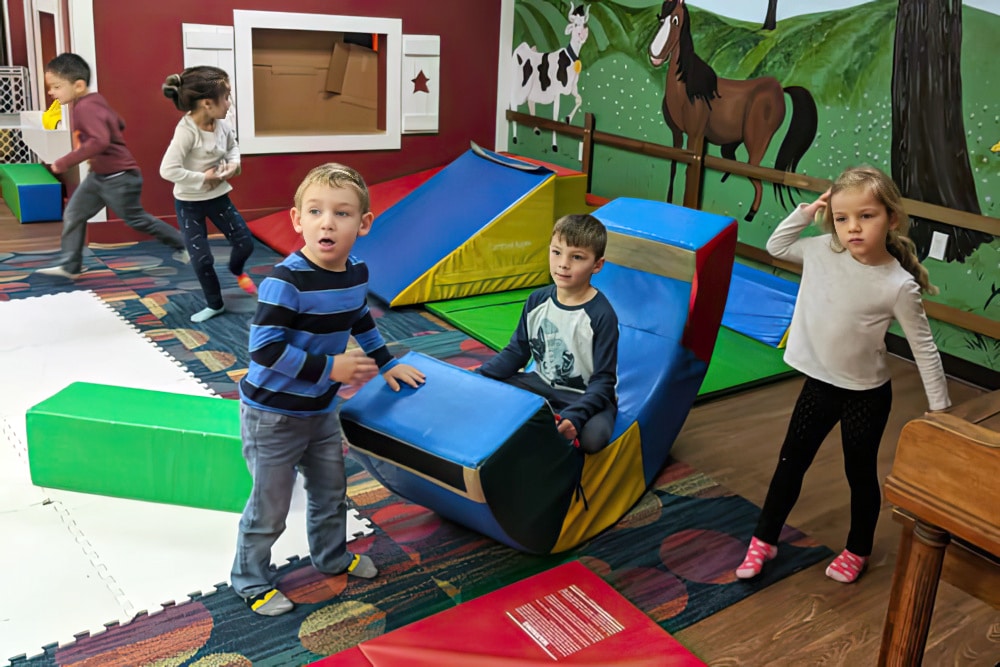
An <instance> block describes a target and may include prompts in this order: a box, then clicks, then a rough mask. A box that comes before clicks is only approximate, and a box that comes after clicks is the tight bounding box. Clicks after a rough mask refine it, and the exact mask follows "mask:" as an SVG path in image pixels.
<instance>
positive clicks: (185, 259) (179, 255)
mask: <svg viewBox="0 0 1000 667" xmlns="http://www.w3.org/2000/svg"><path fill="white" fill-rule="evenodd" d="M170 257H171V258H172V259H173V260H174V261H175V262H180V263H181V264H190V263H191V255H189V254H188V251H187V250H175V251H174V254H173V255H171V256H170Z"/></svg>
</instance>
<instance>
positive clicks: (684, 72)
mask: <svg viewBox="0 0 1000 667" xmlns="http://www.w3.org/2000/svg"><path fill="white" fill-rule="evenodd" d="M656 18H657V20H658V21H659V22H660V27H659V29H658V30H657V31H656V34H655V35H654V36H653V41H652V42H650V44H649V60H650V62H651V63H652V64H653V66H654V67H659V66H661V65H663V64H664V63H668V66H667V77H666V81H665V83H664V89H663V119H664V120H665V121H666V122H667V127H669V128H670V131H671V133H672V134H673V145H674V147H675V148H680V147H681V146H682V145H683V143H684V140H683V136H684V135H687V146H688V148H690V147H692V146H698V145H699V144H700V143H701V141H702V140H703V139H704V140H706V141H708V142H710V143H712V144H714V145H716V146H718V147H719V151H720V152H721V153H722V156H723V157H726V158H729V159H730V160H735V159H737V158H736V149H738V148H739V147H740V146H741V145H742V146H745V147H746V151H747V162H748V163H749V164H752V165H754V166H759V165H760V163H761V160H763V159H764V154H765V153H766V152H767V148H768V146H769V145H770V144H771V138H772V137H774V133H775V132H777V131H778V128H779V127H781V124H782V123H783V122H784V120H785V95H786V94H787V95H788V96H789V97H790V98H791V100H792V105H793V106H792V109H793V111H792V117H791V122H790V124H789V126H788V132H787V134H786V135H785V138H784V140H783V141H782V142H781V147H780V148H779V149H778V156H777V158H775V163H774V168H775V169H779V170H781V171H786V170H787V171H795V168H796V167H797V166H798V164H799V160H801V159H802V156H803V155H805V152H806V151H807V150H809V146H811V145H812V142H813V139H815V138H816V122H817V120H816V102H814V101H813V97H812V95H811V94H810V93H809V91H808V90H807V89H805V88H803V87H802V86H789V87H788V88H782V86H781V84H780V83H778V80H777V79H775V78H774V77H771V76H760V77H754V78H751V79H727V78H725V77H720V76H718V74H716V72H715V70H714V69H712V66H711V65H709V64H708V63H706V62H705V61H704V60H702V59H701V57H699V56H698V54H697V53H696V52H695V47H694V41H693V40H692V38H691V16H690V14H689V12H688V8H687V5H686V4H684V0H667V1H666V2H664V3H663V6H662V7H661V9H660V13H659V14H658V15H657V17H656ZM676 170H677V163H676V162H674V163H671V165H670V186H669V187H668V189H667V200H668V201H673V192H674V178H675V176H676ZM727 177H728V174H727V175H725V176H723V178H727ZM750 182H751V183H752V184H753V188H754V197H753V203H752V204H750V210H749V211H747V214H746V216H745V217H744V218H743V219H744V220H746V221H747V222H750V221H752V220H753V219H754V216H755V215H756V214H757V210H758V209H759V208H760V199H761V191H762V188H761V182H760V181H759V180H757V179H755V178H751V179H750ZM775 192H776V193H777V195H778V199H779V200H781V201H782V202H783V197H784V193H783V192H782V191H781V190H780V189H779V188H778V187H777V186H776V187H775ZM786 192H788V195H789V198H790V197H791V192H789V191H787V190H786Z"/></svg>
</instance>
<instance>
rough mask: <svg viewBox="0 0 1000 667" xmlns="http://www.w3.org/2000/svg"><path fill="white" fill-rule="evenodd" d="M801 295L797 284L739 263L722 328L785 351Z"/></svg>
mask: <svg viewBox="0 0 1000 667" xmlns="http://www.w3.org/2000/svg"><path fill="white" fill-rule="evenodd" d="M798 294H799V286H798V283H794V282H792V281H791V280H785V279H784V278H779V277H778V276H775V275H773V274H771V273H767V272H765V271H761V270H759V269H755V268H753V267H751V266H747V265H745V264H740V263H738V262H737V263H736V264H734V265H733V277H732V279H731V280H730V282H729V298H728V299H727V300H726V309H725V311H724V312H723V313H722V324H723V326H726V327H729V328H730V329H732V330H733V331H738V332H739V333H741V334H743V335H745V336H749V337H750V338H753V339H754V340H758V341H760V342H762V343H765V344H767V345H771V346H773V347H784V342H785V336H786V335H788V327H789V326H790V325H791V323H792V313H793V312H794V311H795V299H796V298H797V297H798Z"/></svg>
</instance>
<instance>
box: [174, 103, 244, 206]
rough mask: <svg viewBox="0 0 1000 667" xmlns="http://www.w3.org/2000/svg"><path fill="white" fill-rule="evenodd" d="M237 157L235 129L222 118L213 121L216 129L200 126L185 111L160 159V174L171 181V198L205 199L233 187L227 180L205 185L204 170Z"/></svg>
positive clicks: (186, 199)
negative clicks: (209, 129) (208, 129)
mask: <svg viewBox="0 0 1000 667" xmlns="http://www.w3.org/2000/svg"><path fill="white" fill-rule="evenodd" d="M239 161H240V148H239V145H238V144H237V143H236V130H235V129H234V128H233V126H232V125H230V124H229V123H228V122H226V121H225V120H217V121H215V130H214V131H212V132H209V131H207V130H202V129H201V128H199V127H198V126H197V125H196V124H195V122H194V121H193V120H191V116H190V115H189V114H184V116H183V117H181V119H180V121H179V122H178V123H177V127H176V128H174V137H173V139H171V140H170V145H169V146H167V152H166V153H164V154H163V160H162V161H161V162H160V176H161V177H163V178H164V179H166V180H168V181H171V182H172V183H173V184H174V198H175V199H180V200H181V201H208V200H209V199H215V198H216V197H221V196H222V195H224V194H227V193H228V192H230V191H232V189H233V186H231V185H230V184H229V183H228V182H227V181H222V183H220V184H219V185H218V186H216V187H214V188H212V189H210V190H209V189H206V188H205V170H206V169H208V168H210V167H218V166H219V165H220V164H221V163H223V162H236V163H239Z"/></svg>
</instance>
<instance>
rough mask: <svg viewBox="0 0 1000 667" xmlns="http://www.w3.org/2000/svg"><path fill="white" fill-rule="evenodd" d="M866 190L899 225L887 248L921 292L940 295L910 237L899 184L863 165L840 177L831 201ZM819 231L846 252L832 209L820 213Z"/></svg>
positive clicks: (832, 189) (836, 247)
mask: <svg viewBox="0 0 1000 667" xmlns="http://www.w3.org/2000/svg"><path fill="white" fill-rule="evenodd" d="M863 189H867V190H868V191H869V192H871V193H872V196H874V197H875V199H876V200H878V202H879V203H881V204H882V205H883V206H885V209H886V212H887V213H888V214H889V217H890V218H891V217H892V216H895V217H896V222H897V223H898V225H897V227H896V229H890V230H889V233H888V234H886V237H885V249H886V250H888V251H889V254H890V255H892V256H893V257H895V258H896V259H897V260H898V261H899V263H900V265H901V266H902V267H903V268H904V269H906V270H907V271H908V272H909V273H910V275H912V276H913V279H914V280H916V281H917V284H918V285H920V289H921V291H923V292H926V293H928V294H937V293H938V292H939V290H938V288H937V287H935V286H934V285H932V284H931V281H930V276H929V275H928V273H927V269H925V268H924V266H923V264H921V263H920V259H918V258H917V247H916V245H915V244H914V243H913V241H912V240H910V237H909V236H907V233H908V232H909V230H910V216H908V215H907V214H906V210H905V209H904V208H903V195H902V194H901V193H900V191H899V188H898V187H897V186H896V183H895V182H894V181H893V180H892V179H891V178H890V177H889V176H888V175H886V174H885V172H883V171H881V170H880V169H876V168H875V167H870V166H867V165H863V166H860V167H851V168H849V169H845V170H844V173H842V174H841V175H840V176H838V177H837V180H835V181H834V182H833V186H832V187H831V188H830V199H833V196H834V195H836V194H837V193H838V192H843V191H845V190H863ZM818 222H819V225H820V228H821V229H822V230H823V231H824V232H827V233H829V234H830V245H831V246H832V247H833V249H834V250H835V251H837V252H843V251H844V247H843V246H842V245H841V244H840V239H838V238H837V234H836V232H835V231H834V227H833V216H832V213H831V207H830V206H827V207H826V209H825V210H824V211H823V212H822V213H821V214H820V217H819V219H818Z"/></svg>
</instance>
